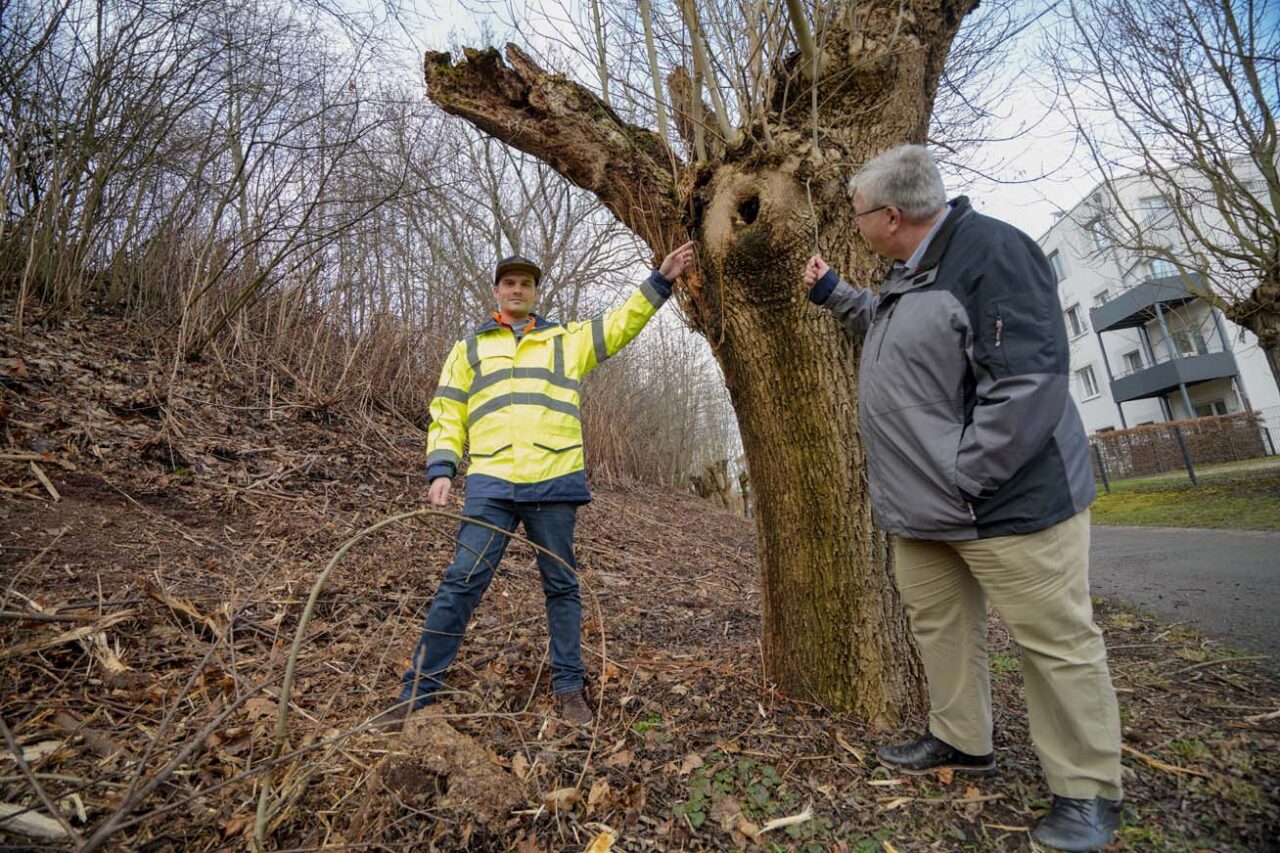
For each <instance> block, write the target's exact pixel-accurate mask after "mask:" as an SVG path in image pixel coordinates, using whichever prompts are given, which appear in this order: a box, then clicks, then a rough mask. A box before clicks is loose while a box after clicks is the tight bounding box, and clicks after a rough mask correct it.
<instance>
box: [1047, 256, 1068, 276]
mask: <svg viewBox="0 0 1280 853" xmlns="http://www.w3.org/2000/svg"><path fill="white" fill-rule="evenodd" d="M1049 266H1050V267H1052V268H1053V283H1054V284H1057V283H1058V282H1060V281H1062V280H1063V279H1064V278H1066V277H1067V268H1066V267H1065V266H1064V265H1063V263H1062V256H1061V255H1059V254H1058V252H1057V251H1056V250H1055V251H1052V252H1050V253H1049Z"/></svg>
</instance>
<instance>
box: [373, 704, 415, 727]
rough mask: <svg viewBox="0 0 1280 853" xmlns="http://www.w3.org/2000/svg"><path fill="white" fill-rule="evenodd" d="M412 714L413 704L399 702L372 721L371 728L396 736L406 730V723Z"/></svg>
mask: <svg viewBox="0 0 1280 853" xmlns="http://www.w3.org/2000/svg"><path fill="white" fill-rule="evenodd" d="M412 713H413V703H411V702H399V701H397V702H396V704H394V705H392V706H391V707H390V708H388V709H387V710H385V711H383V712H382V713H381V714H379V715H378V716H376V717H374V718H373V719H372V720H370V721H369V728H371V729H381V730H382V731H384V732H387V733H389V734H394V733H396V732H399V731H402V730H403V729H404V721H405V720H406V719H408V717H409V715H410V714H412Z"/></svg>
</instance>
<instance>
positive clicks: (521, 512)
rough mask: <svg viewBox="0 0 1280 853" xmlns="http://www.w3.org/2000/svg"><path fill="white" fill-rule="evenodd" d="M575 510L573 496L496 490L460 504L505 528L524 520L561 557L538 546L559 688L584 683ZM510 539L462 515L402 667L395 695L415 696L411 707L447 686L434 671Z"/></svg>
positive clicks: (452, 652)
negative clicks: (526, 496) (409, 660)
mask: <svg viewBox="0 0 1280 853" xmlns="http://www.w3.org/2000/svg"><path fill="white" fill-rule="evenodd" d="M577 511H578V507H577V505H575V504H567V503H516V502H515V501H506V500H495V499H493V498H474V499H471V498H468V500H467V502H466V506H465V507H464V508H463V510H462V514H463V515H464V516H466V517H467V518H469V519H470V518H474V519H476V520H477V521H483V522H486V523H487V524H491V525H493V526H494V527H497V528H499V529H500V530H505V531H510V532H514V531H515V529H516V525H517V524H519V523H520V522H524V529H525V534H526V535H527V536H528V537H529V539H530V540H531V541H532V542H533V543H534V544H535V545H539V546H541V547H543V548H545V549H547V550H548V551H550V552H551V553H552V554H555V555H556V556H557V557H559V558H560V559H559V560H557V559H555V558H553V557H550V556H548V555H547V554H544V553H542V552H541V551H539V552H538V571H539V572H540V573H541V574H542V591H543V592H544V593H545V594H546V598H547V626H548V628H549V630H550V633H551V687H552V689H553V690H555V692H557V693H564V692H567V691H572V690H581V689H582V636H581V635H582V600H581V599H580V598H579V596H578V576H577V569H578V564H577V562H576V561H575V560H574V558H573V528H574V523H575V522H576V520H577ZM509 541H510V537H509V536H507V535H505V534H503V533H500V532H498V531H497V530H492V529H490V528H488V527H484V526H482V525H479V524H471V523H469V522H465V521H464V522H463V523H462V525H461V527H460V528H459V529H458V539H457V551H456V553H455V555H454V558H453V563H452V565H450V566H449V568H448V570H446V571H445V573H444V580H442V581H441V582H440V588H439V589H437V590H436V595H435V598H434V599H432V601H431V609H430V610H429V611H428V612H427V621H426V625H425V626H424V627H423V629H422V638H421V639H419V640H418V645H417V647H416V648H415V649H414V650H413V668H412V669H410V670H409V671H408V672H406V673H405V674H404V688H403V689H402V690H401V691H400V701H402V702H405V701H408V700H410V699H412V700H413V707H415V708H421V707H423V706H424V705H427V704H429V703H430V702H431V694H432V693H434V692H435V691H437V690H439V689H441V688H443V687H444V686H445V684H444V682H443V681H441V680H440V678H439V676H441V675H442V674H443V673H444V672H445V670H446V669H448V668H449V664H451V663H453V659H454V658H455V657H457V655H458V646H459V645H461V643H462V635H463V633H464V632H465V631H466V629H467V623H468V622H469V621H470V619H471V613H472V611H473V610H475V608H476V605H477V604H479V603H480V599H481V598H482V597H483V596H484V591H485V590H486V589H488V588H489V581H491V580H492V579H493V571H494V569H496V568H497V567H498V563H499V562H501V560H502V555H503V553H504V552H505V551H506V550H507V542H509ZM560 560H563V561H564V563H567V564H568V567H566V566H565V565H564V563H561V562H560Z"/></svg>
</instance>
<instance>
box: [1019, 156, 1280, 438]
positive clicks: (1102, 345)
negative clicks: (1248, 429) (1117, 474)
mask: <svg viewBox="0 0 1280 853" xmlns="http://www.w3.org/2000/svg"><path fill="white" fill-rule="evenodd" d="M1113 186H1114V187H1115V190H1116V193H1117V194H1118V195H1119V197H1120V198H1121V200H1122V201H1123V203H1124V205H1125V207H1126V208H1127V209H1128V210H1130V211H1134V212H1135V213H1134V215H1135V217H1136V218H1137V219H1138V220H1139V221H1140V222H1141V223H1142V225H1143V226H1144V228H1147V227H1149V228H1151V229H1153V232H1152V233H1161V231H1160V229H1162V222H1167V220H1168V219H1169V217H1170V210H1169V202H1168V200H1167V199H1166V198H1165V197H1164V196H1162V195H1161V194H1160V193H1159V192H1158V191H1157V190H1156V189H1155V187H1154V186H1153V185H1151V184H1150V183H1147V182H1145V181H1143V180H1140V179H1137V178H1131V179H1129V180H1127V181H1123V182H1118V183H1117V184H1114V185H1113ZM1109 196H1110V194H1109V192H1108V191H1107V190H1106V189H1104V188H1102V187H1101V186H1100V187H1099V188H1098V189H1095V190H1094V192H1092V193H1090V194H1089V195H1087V196H1086V197H1085V198H1084V199H1083V200H1082V201H1081V202H1080V203H1079V204H1077V205H1076V206H1075V207H1074V208H1072V209H1071V210H1069V211H1067V212H1066V213H1065V214H1063V215H1062V216H1061V217H1060V218H1059V219H1058V221H1057V222H1056V223H1055V224H1054V225H1053V226H1052V227H1051V228H1050V229H1049V230H1048V232H1046V233H1045V234H1044V235H1043V236H1042V237H1041V238H1040V239H1039V241H1038V242H1039V243H1040V247H1041V249H1043V250H1044V253H1045V255H1046V256H1048V258H1049V263H1050V265H1051V266H1052V267H1053V270H1054V275H1055V276H1056V277H1057V280H1058V295H1059V297H1060V298H1061V300H1062V308H1063V312H1064V314H1065V317H1064V319H1065V320H1066V325H1067V335H1068V337H1069V339H1070V341H1071V395H1072V397H1073V398H1074V399H1075V401H1076V405H1077V406H1078V407H1079V409H1080V414H1081V417H1082V418H1083V420H1084V425H1085V430H1086V431H1087V432H1089V433H1094V432H1098V431H1100V430H1110V429H1125V428H1127V427H1134V426H1140V425H1142V424H1148V423H1159V422H1162V421H1167V420H1181V419H1183V418H1191V417H1201V416H1205V415H1221V414H1228V413H1232V412H1239V411H1246V410H1254V411H1258V412H1260V413H1262V415H1263V417H1264V418H1265V420H1266V426H1267V427H1269V428H1270V430H1271V432H1272V434H1273V435H1280V430H1278V429H1277V428H1280V391H1278V390H1277V388H1276V382H1275V380H1274V379H1273V378H1272V375H1271V370H1270V367H1269V366H1268V364H1267V359H1266V355H1265V354H1264V353H1263V352H1262V351H1261V350H1260V349H1259V348H1258V345H1257V339H1256V338H1254V336H1253V335H1252V334H1250V333H1249V332H1247V331H1245V330H1244V329H1243V328H1241V327H1239V326H1237V325H1236V324H1235V323H1232V322H1231V321H1230V320H1228V319H1226V318H1225V317H1224V316H1222V313H1221V312H1220V311H1218V310H1216V309H1214V308H1212V307H1211V306H1210V305H1209V304H1208V303H1207V302H1205V301H1204V300H1202V299H1200V298H1198V297H1197V296H1196V295H1195V294H1196V292H1197V291H1200V292H1203V290H1202V287H1203V286H1204V282H1202V281H1201V280H1200V278H1199V277H1198V276H1190V277H1189V278H1188V277H1184V275H1183V273H1182V271H1180V270H1179V269H1178V268H1177V267H1176V266H1175V265H1174V264H1172V263H1170V262H1169V261H1168V260H1165V259H1161V258H1151V257H1140V256H1138V255H1137V254H1135V253H1134V252H1132V251H1130V250H1128V249H1122V248H1119V247H1117V246H1116V245H1115V244H1114V243H1113V241H1112V238H1111V237H1110V233H1114V231H1111V230H1110V229H1108V228H1107V227H1106V226H1107V223H1106V221H1105V220H1104V219H1103V217H1106V216H1107V215H1108V213H1107V211H1108V210H1109V209H1110V208H1111V205H1110V204H1109V201H1110V197H1109ZM1205 215H1206V216H1213V211H1211V210H1210V211H1206V213H1205ZM1164 231H1166V232H1168V234H1169V235H1170V240H1174V239H1177V238H1176V236H1173V235H1176V229H1172V228H1168V227H1167V226H1166V227H1164ZM1162 239H1163V235H1162ZM1164 245H1167V246H1170V247H1173V246H1175V245H1176V244H1175V243H1173V242H1165V243H1164ZM1210 286H1212V284H1211V283H1210Z"/></svg>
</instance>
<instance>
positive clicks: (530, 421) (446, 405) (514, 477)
mask: <svg viewBox="0 0 1280 853" xmlns="http://www.w3.org/2000/svg"><path fill="white" fill-rule="evenodd" d="M670 295H671V282H669V281H667V280H666V279H665V278H663V277H662V275H661V274H659V273H658V271H657V270H654V271H653V273H652V274H651V275H650V276H649V278H648V280H646V281H645V282H644V283H643V284H642V285H641V286H640V287H639V288H638V289H637V290H636V291H635V292H634V293H632V294H631V296H630V297H629V298H628V299H627V300H626V301H625V302H623V303H622V304H621V305H620V306H618V307H616V308H614V309H612V310H610V311H606V312H605V313H603V314H600V315H598V316H596V317H594V318H593V319H591V320H587V321H585V322H573V323H569V324H568V325H567V326H561V325H559V324H558V323H551V322H547V321H546V320H544V319H542V318H541V317H537V318H536V323H535V324H534V326H533V328H532V329H531V330H530V331H528V332H527V333H525V334H524V335H523V336H522V337H521V338H519V340H517V338H516V336H515V334H513V333H512V331H511V330H510V329H508V328H507V327H506V326H504V325H502V324H500V323H498V322H495V321H494V320H490V321H488V322H487V323H485V324H484V325H482V326H480V328H478V329H476V331H475V332H474V333H473V334H471V335H468V336H467V337H465V338H463V339H462V340H460V341H458V342H457V343H456V344H454V346H453V349H452V350H451V351H450V352H449V356H448V358H446V359H445V363H444V370H443V371H442V373H441V375H440V384H439V385H438V386H437V388H436V395H435V397H434V399H432V401H431V410H430V411H431V426H430V427H428V429H427V479H428V480H431V479H434V478H436V477H452V476H453V475H454V474H455V473H456V472H457V466H458V461H459V460H460V459H461V457H462V453H463V445H464V444H469V455H470V457H471V465H470V467H469V468H468V470H467V494H468V495H469V496H472V497H487V498H502V499H505V500H516V501H557V502H559V501H564V502H575V503H584V502H586V501H589V500H591V494H590V492H589V491H588V489H587V478H586V465H585V458H584V456H583V446H582V419H581V414H580V411H579V391H580V388H581V382H582V378H583V377H584V376H586V375H587V373H589V372H590V371H591V370H593V369H594V368H595V367H596V365H598V364H600V363H601V362H603V361H604V360H605V359H606V358H608V357H610V356H612V355H614V354H615V353H617V352H618V351H619V350H620V349H622V348H623V347H624V346H626V345H627V344H628V343H630V342H631V339H632V338H634V337H635V336H636V335H637V334H639V333H640V330H641V329H643V328H644V326H645V324H646V323H648V322H649V319H650V318H651V317H653V315H654V314H655V313H656V312H657V310H658V309H659V308H661V307H662V304H663V303H664V302H666V300H667V298H668V297H669V296H670Z"/></svg>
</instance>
